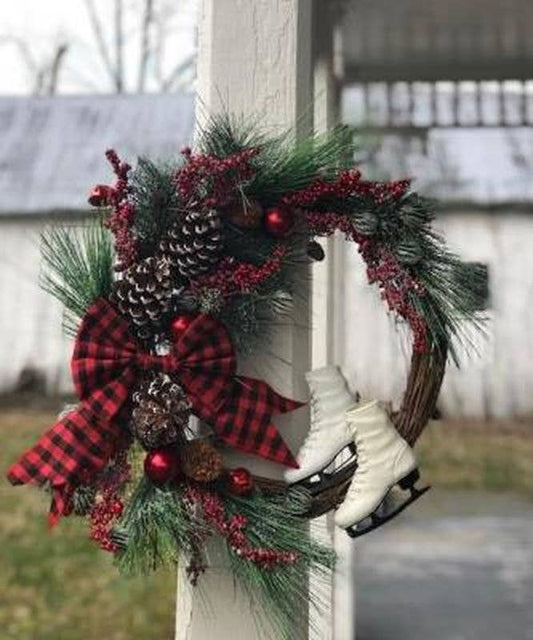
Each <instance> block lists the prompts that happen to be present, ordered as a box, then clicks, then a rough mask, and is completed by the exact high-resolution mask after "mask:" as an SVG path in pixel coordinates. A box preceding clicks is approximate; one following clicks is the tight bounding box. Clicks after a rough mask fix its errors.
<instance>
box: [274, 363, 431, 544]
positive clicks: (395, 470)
mask: <svg viewBox="0 0 533 640" xmlns="http://www.w3.org/2000/svg"><path fill="white" fill-rule="evenodd" d="M306 378H307V382H308V384H309V388H310V391H311V402H310V404H311V428H310V430H309V433H308V435H307V438H306V439H305V442H304V443H303V445H302V447H301V449H300V451H299V453H298V455H297V458H296V459H297V461H298V464H299V465H300V468H299V469H290V470H287V471H286V473H285V480H286V482H287V483H289V484H291V485H294V484H298V485H303V486H305V487H307V488H308V489H309V490H310V491H311V493H313V494H314V493H317V492H320V491H323V490H325V489H328V488H330V487H331V486H334V485H335V484H339V482H342V481H343V480H346V478H347V477H348V478H349V477H350V476H352V474H353V478H352V481H351V484H350V486H349V488H348V491H347V493H346V496H345V499H344V501H343V502H342V504H341V505H340V506H339V507H338V509H337V511H336V512H335V524H336V525H337V526H339V527H342V528H343V529H346V531H347V533H348V534H349V535H350V536H352V537H358V536H360V535H363V534H364V533H368V532H369V531H372V530H373V529H376V528H377V527H379V526H381V525H382V524H384V523H385V522H388V521H389V520H391V519H392V518H394V517H395V516H396V515H398V514H399V513H400V512H401V511H403V510H404V509H405V508H406V507H407V506H408V505H409V504H411V503H412V502H414V501H415V500H417V499H418V498H419V497H420V496H421V495H422V494H423V493H425V492H426V491H427V490H428V489H429V487H426V488H424V489H417V488H416V486H415V484H416V482H417V481H418V479H419V473H418V469H417V462H416V458H415V455H414V452H413V450H412V449H411V447H410V446H409V445H408V444H407V442H406V441H405V440H404V439H403V438H402V437H401V436H400V435H399V434H398V432H397V431H396V429H395V428H394V426H393V425H392V422H391V421H390V419H389V416H388V414H387V412H386V411H385V409H384V408H383V407H382V406H381V405H380V404H379V402H377V401H372V402H366V403H362V402H357V401H356V398H354V396H353V395H352V394H351V393H350V391H349V390H348V387H347V385H346V381H345V379H344V377H343V376H342V374H341V372H340V370H339V368H338V367H325V368H323V369H318V370H316V371H311V372H310V373H308V374H307V376H306ZM346 449H348V450H349V451H350V454H351V458H349V459H348V460H345V461H344V462H343V463H342V464H341V466H340V467H337V469H335V468H333V469H332V470H331V471H328V468H329V467H330V466H331V465H333V463H334V462H335V460H336V458H337V456H339V454H340V453H341V452H342V451H344V450H346ZM354 469H355V472H354ZM316 478H317V479H316ZM315 479H316V480H315ZM396 485H398V486H399V487H400V488H401V489H402V490H406V491H407V490H408V491H409V497H408V498H407V499H406V500H404V501H403V502H402V503H401V504H400V505H399V506H396V507H395V508H392V509H389V510H387V509H386V504H385V503H386V498H387V496H388V495H389V493H390V491H391V489H392V488H393V487H395V486H396Z"/></svg>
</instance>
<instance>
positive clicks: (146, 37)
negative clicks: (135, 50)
mask: <svg viewBox="0 0 533 640" xmlns="http://www.w3.org/2000/svg"><path fill="white" fill-rule="evenodd" d="M153 19H154V3H153V0H145V3H144V13H143V20H142V26H141V50H140V55H139V79H138V82H137V90H138V91H139V93H142V92H143V91H144V90H145V88H146V71H147V68H148V60H149V58H150V27H151V26H152V22H153Z"/></svg>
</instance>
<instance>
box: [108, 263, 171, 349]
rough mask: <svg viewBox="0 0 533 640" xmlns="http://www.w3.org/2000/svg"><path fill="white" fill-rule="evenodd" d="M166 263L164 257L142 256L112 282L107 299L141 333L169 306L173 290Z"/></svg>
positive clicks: (169, 271) (153, 323)
mask: <svg viewBox="0 0 533 640" xmlns="http://www.w3.org/2000/svg"><path fill="white" fill-rule="evenodd" d="M173 287H174V283H173V281H172V278H171V268H170V264H169V263H168V261H167V260H165V259H164V258H154V257H150V258H145V259H144V260H142V261H141V262H139V263H137V264H134V265H132V266H131V267H130V268H129V269H126V271H124V273H123V276H122V279H121V280H119V281H117V282H116V283H115V285H114V288H113V291H112V293H111V296H110V299H111V302H113V303H114V304H115V305H116V306H117V307H118V310H119V311H120V313H122V314H123V315H124V316H126V317H127V318H128V319H129V320H131V321H132V322H133V324H135V325H136V326H137V327H139V328H141V329H144V330H145V331H141V332H140V334H141V336H142V337H147V336H146V335H145V333H146V330H147V329H148V327H149V326H150V325H152V326H153V325H155V324H157V323H158V322H159V321H160V320H161V318H162V316H163V315H164V314H165V313H167V312H168V310H169V308H170V303H171V298H172V295H173V293H175V291H174V289H173Z"/></svg>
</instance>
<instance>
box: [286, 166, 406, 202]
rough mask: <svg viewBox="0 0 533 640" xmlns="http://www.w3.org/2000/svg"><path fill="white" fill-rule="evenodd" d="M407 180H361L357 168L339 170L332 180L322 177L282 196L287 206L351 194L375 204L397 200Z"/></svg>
mask: <svg viewBox="0 0 533 640" xmlns="http://www.w3.org/2000/svg"><path fill="white" fill-rule="evenodd" d="M409 186H410V182H409V180H395V181H393V182H369V181H363V180H361V173H360V172H359V171H358V170H357V169H349V170H347V171H341V172H340V173H339V175H338V176H337V178H336V179H335V180H334V181H333V182H328V181H327V180H324V179H323V178H318V179H317V180H315V181H313V182H312V183H311V184H310V185H309V186H307V187H305V189H301V190H300V191H296V192H294V193H290V194H288V195H286V196H284V197H283V198H282V203H283V204H284V205H285V206H287V207H309V206H311V205H313V204H314V203H315V202H317V201H318V200H319V199H321V198H327V197H333V198H348V197H353V196H361V197H365V196H366V197H371V198H373V200H374V201H375V203H376V204H378V205H381V204H385V203H386V202H388V201H391V200H398V199H399V198H401V197H402V196H403V195H405V193H406V191H407V190H408V189H409Z"/></svg>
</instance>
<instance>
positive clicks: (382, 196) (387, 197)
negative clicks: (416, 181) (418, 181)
mask: <svg viewBox="0 0 533 640" xmlns="http://www.w3.org/2000/svg"><path fill="white" fill-rule="evenodd" d="M410 186H411V182H410V181H409V180H394V181H392V182H372V181H361V182H359V184H358V185H357V188H356V189H355V194H354V195H358V196H362V197H364V196H367V197H370V198H372V199H373V200H374V202H375V203H376V204H377V205H382V204H386V203H387V202H391V201H394V200H399V199H400V198H401V197H403V196H404V195H405V193H406V192H407V190H408V189H409V187H410Z"/></svg>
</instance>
